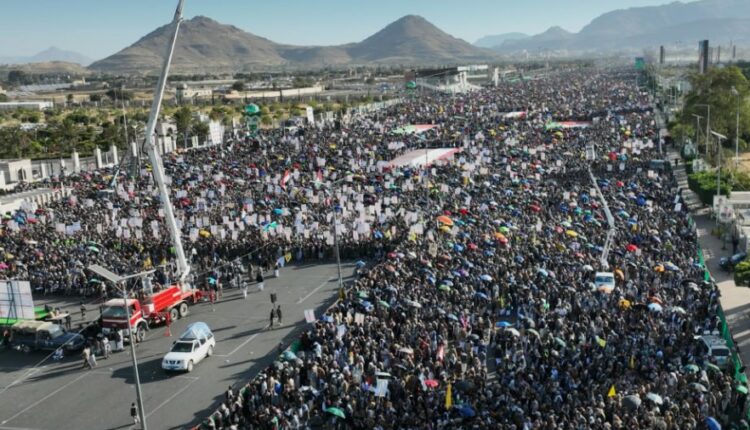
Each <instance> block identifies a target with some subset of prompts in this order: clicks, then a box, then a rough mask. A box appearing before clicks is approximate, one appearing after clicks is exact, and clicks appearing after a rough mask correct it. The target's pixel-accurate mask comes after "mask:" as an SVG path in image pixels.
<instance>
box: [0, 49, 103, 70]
mask: <svg viewBox="0 0 750 430" xmlns="http://www.w3.org/2000/svg"><path fill="white" fill-rule="evenodd" d="M55 61H63V62H66V63H75V64H80V65H82V66H87V65H89V64H91V62H92V61H93V60H92V59H91V58H88V57H86V56H85V55H83V54H79V53H77V52H73V51H66V50H64V49H60V48H56V47H54V46H52V47H50V48H47V49H45V50H44V51H42V52H40V53H38V54H36V55H32V56H31V57H0V64H29V63H49V62H55Z"/></svg>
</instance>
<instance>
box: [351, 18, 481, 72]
mask: <svg viewBox="0 0 750 430" xmlns="http://www.w3.org/2000/svg"><path fill="white" fill-rule="evenodd" d="M348 51H349V53H350V54H351V55H352V57H353V58H355V59H356V60H359V61H373V62H399V63H408V62H420V63H422V62H423V63H436V62H449V63H459V62H463V61H476V60H481V59H487V57H488V53H487V52H486V51H484V50H482V49H479V48H477V47H475V46H472V45H471V44H470V43H468V42H466V41H464V40H461V39H457V38H455V37H453V36H451V35H449V34H448V33H445V32H444V31H442V30H440V29H439V28H437V27H435V26H434V25H433V24H431V23H430V22H429V21H427V20H426V19H424V18H422V17H421V16H416V15H408V16H405V17H403V18H401V19H399V20H398V21H395V22H393V23H391V24H389V25H388V26H387V27H385V28H384V29H382V30H380V31H379V32H377V33H375V34H373V35H372V36H370V37H368V38H367V39H365V40H363V41H362V42H360V43H357V44H354V45H353V46H352V47H351V48H350V49H349V50H348Z"/></svg>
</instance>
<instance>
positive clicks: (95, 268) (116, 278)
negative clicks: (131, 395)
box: [87, 264, 155, 430]
mask: <svg viewBox="0 0 750 430" xmlns="http://www.w3.org/2000/svg"><path fill="white" fill-rule="evenodd" d="M87 269H88V270H90V271H92V272H94V273H96V274H97V275H99V276H101V277H102V278H104V279H106V280H108V281H110V282H112V283H113V284H114V285H115V287H116V286H118V285H119V286H120V288H122V303H123V306H124V307H125V316H126V318H127V319H128V335H129V336H130V358H131V359H132V361H133V376H134V377H135V395H136V397H137V400H138V416H139V418H140V420H141V428H142V429H143V430H148V427H147V426H146V413H145V412H144V411H143V394H142V393H141V378H140V376H139V375H138V359H137V358H136V356H135V338H134V337H133V329H132V327H130V306H128V293H127V291H126V289H125V283H124V282H123V281H126V280H128V279H131V278H138V277H144V276H146V275H150V274H152V273H154V272H155V271H154V270H147V271H145V272H141V273H136V274H133V275H128V276H120V275H117V274H116V273H113V272H111V271H109V270H107V269H105V268H104V267H102V266H100V265H98V264H92V265H90V266H88V267H87Z"/></svg>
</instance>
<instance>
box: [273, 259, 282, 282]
mask: <svg viewBox="0 0 750 430" xmlns="http://www.w3.org/2000/svg"><path fill="white" fill-rule="evenodd" d="M280 269H281V264H279V262H278V261H277V262H276V265H275V266H273V277H274V278H278V277H279V271H280Z"/></svg>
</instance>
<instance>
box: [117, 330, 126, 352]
mask: <svg viewBox="0 0 750 430" xmlns="http://www.w3.org/2000/svg"><path fill="white" fill-rule="evenodd" d="M124 349H125V343H124V339H123V338H122V330H119V329H118V330H117V331H115V351H122V350H124Z"/></svg>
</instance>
